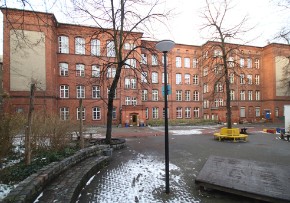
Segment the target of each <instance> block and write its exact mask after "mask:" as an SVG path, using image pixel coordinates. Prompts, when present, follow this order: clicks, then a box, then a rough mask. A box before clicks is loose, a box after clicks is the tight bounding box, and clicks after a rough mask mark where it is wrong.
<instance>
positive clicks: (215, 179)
mask: <svg viewBox="0 0 290 203" xmlns="http://www.w3.org/2000/svg"><path fill="white" fill-rule="evenodd" d="M195 182H196V184H197V185H198V186H202V187H205V188H209V189H215V190H220V191H224V192H229V193H233V194H237V195H242V196H246V197H250V198H254V199H258V200H263V201H268V202H283V203H284V202H290V166H286V165H276V164H271V163H265V162H257V161H249V160H242V159H234V158H227V157H220V156H210V157H209V158H208V160H207V161H206V163H205V165H204V166H203V168H202V169H201V171H200V172H199V174H198V176H197V178H196V180H195Z"/></svg>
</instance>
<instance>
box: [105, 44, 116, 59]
mask: <svg viewBox="0 0 290 203" xmlns="http://www.w3.org/2000/svg"><path fill="white" fill-rule="evenodd" d="M107 57H116V51H115V43H114V41H107Z"/></svg>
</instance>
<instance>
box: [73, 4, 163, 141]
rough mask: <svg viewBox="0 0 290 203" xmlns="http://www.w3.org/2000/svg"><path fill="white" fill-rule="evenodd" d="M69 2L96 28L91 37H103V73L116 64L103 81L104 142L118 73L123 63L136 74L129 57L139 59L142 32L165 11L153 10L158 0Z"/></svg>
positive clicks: (107, 132)
mask: <svg viewBox="0 0 290 203" xmlns="http://www.w3.org/2000/svg"><path fill="white" fill-rule="evenodd" d="M149 2H150V1H149ZM72 3H73V5H74V7H75V10H76V11H77V12H78V14H79V15H81V16H82V17H85V18H87V19H90V21H92V22H94V23H95V24H96V25H97V27H99V28H100V29H98V31H97V32H95V33H94V37H99V36H106V37H107V46H106V52H107V54H106V55H107V56H109V58H106V59H104V58H101V57H100V59H101V60H102V61H103V66H104V70H105V71H103V72H104V73H105V72H107V71H108V69H110V68H111V67H112V66H114V67H116V70H115V72H114V75H113V78H112V80H110V79H109V80H107V83H108V89H109V94H108V101H107V102H108V103H107V106H108V110H107V131H106V143H108V144H109V143H110V142H111V136H112V112H113V102H114V97H115V94H116V90H117V87H118V83H119V80H120V76H121V72H122V70H123V69H124V68H125V66H127V67H130V69H132V71H133V72H134V74H137V73H138V72H139V77H140V72H141V71H140V69H137V67H136V62H134V63H135V64H134V63H133V64H132V63H131V62H130V59H135V61H136V59H137V61H140V60H138V59H139V58H141V57H140V54H141V48H144V47H143V46H142V44H141V38H142V37H143V33H145V34H149V32H150V27H151V26H152V23H153V22H156V21H158V22H161V19H162V18H166V16H167V15H168V13H159V12H155V9H156V7H157V6H158V4H159V2H158V1H153V2H150V3H148V2H146V1H142V0H137V1H136V0H120V1H113V0H110V1H104V0H89V1H83V0H73V1H72ZM141 8H142V11H141V10H140V9H141ZM141 32H142V33H141ZM126 46H129V47H126ZM146 48H147V49H151V48H150V47H146ZM106 70H107V71H106Z"/></svg>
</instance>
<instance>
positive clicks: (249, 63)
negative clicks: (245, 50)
mask: <svg viewBox="0 0 290 203" xmlns="http://www.w3.org/2000/svg"><path fill="white" fill-rule="evenodd" d="M252 67H253V64H252V59H251V58H247V68H252Z"/></svg>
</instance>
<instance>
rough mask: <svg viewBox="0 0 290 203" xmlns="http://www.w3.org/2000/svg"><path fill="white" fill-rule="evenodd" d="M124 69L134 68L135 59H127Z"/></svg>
mask: <svg viewBox="0 0 290 203" xmlns="http://www.w3.org/2000/svg"><path fill="white" fill-rule="evenodd" d="M125 63H126V65H125V68H136V59H127V60H126V62H125Z"/></svg>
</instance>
